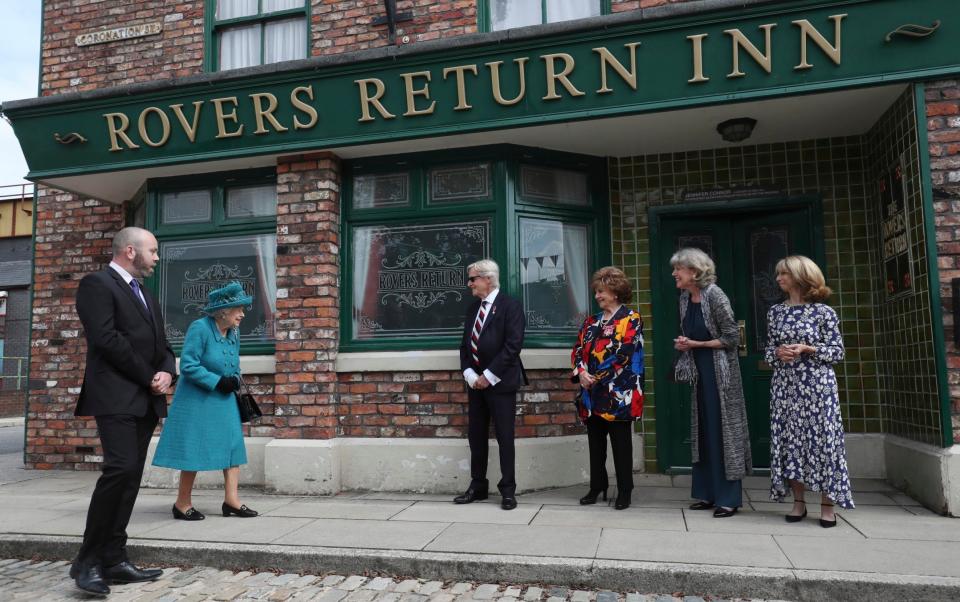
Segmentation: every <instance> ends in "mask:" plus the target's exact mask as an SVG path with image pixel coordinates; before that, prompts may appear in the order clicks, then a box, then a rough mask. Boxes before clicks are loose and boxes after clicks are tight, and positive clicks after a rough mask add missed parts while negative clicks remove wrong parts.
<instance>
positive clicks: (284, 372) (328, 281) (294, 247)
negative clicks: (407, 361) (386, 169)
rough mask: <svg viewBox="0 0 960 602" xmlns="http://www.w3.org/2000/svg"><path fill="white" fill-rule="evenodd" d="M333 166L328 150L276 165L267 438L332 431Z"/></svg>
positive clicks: (336, 206) (336, 248)
mask: <svg viewBox="0 0 960 602" xmlns="http://www.w3.org/2000/svg"><path fill="white" fill-rule="evenodd" d="M339 256H340V163H339V161H338V159H337V157H336V156H334V155H332V154H329V153H314V154H309V155H295V156H291V157H282V158H281V159H280V160H279V161H278V164H277V297H278V298H277V321H276V324H277V327H276V328H277V344H276V359H277V373H276V390H275V395H274V397H275V399H274V401H275V403H276V406H275V411H274V426H275V429H274V433H273V436H275V437H282V438H305V439H329V438H331V437H334V436H335V435H336V424H337V421H336V416H335V414H336V411H335V401H336V384H337V377H336V373H335V372H334V361H335V360H336V353H337V344H338V329H339V325H340V321H339V313H338V312H339V307H340V304H339V301H340V289H339V284H338V283H339V276H338V272H339Z"/></svg>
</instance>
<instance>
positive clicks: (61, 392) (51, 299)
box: [25, 186, 123, 470]
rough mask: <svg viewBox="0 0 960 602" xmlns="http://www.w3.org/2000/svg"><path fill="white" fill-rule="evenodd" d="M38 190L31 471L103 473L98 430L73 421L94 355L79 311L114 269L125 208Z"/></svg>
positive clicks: (29, 409)
mask: <svg viewBox="0 0 960 602" xmlns="http://www.w3.org/2000/svg"><path fill="white" fill-rule="evenodd" d="M37 189H38V192H37V221H36V230H35V232H34V245H35V247H36V259H35V260H34V276H33V312H32V334H31V350H30V376H31V379H30V396H29V399H28V403H27V422H26V429H27V444H26V457H25V460H26V466H27V468H68V469H69V468H74V469H85V470H95V469H97V468H98V463H99V461H100V456H99V454H100V451H99V443H100V442H99V439H98V438H97V426H96V423H95V422H94V421H93V419H92V418H91V419H87V418H78V417H76V416H74V415H73V409H74V407H75V406H76V403H77V395H78V394H79V393H80V385H81V384H82V382H83V368H84V364H85V358H86V351H87V346H86V342H85V341H84V339H83V327H82V325H81V324H80V318H79V317H77V312H76V310H75V308H74V305H75V298H76V292H77V286H78V285H79V283H80V279H81V278H83V277H84V276H85V275H86V274H88V273H90V272H95V271H97V270H99V269H101V268H102V267H103V266H104V265H106V264H107V263H108V262H109V261H110V256H111V244H112V239H113V234H114V233H115V232H116V231H117V230H119V229H120V228H121V227H122V226H123V214H122V211H121V207H120V206H116V205H106V204H103V203H100V202H98V201H93V200H79V199H78V198H77V197H76V196H75V195H73V194H69V193H61V192H59V191H56V190H52V189H48V188H45V187H40V186H38V187H37Z"/></svg>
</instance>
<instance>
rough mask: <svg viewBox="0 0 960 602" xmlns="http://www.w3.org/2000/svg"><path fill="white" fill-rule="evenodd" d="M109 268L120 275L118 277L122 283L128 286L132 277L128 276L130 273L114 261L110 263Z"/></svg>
mask: <svg viewBox="0 0 960 602" xmlns="http://www.w3.org/2000/svg"><path fill="white" fill-rule="evenodd" d="M110 267H111V268H113V271H115V272H116V273H118V274H120V277H121V278H123V281H124V282H126V283H127V284H130V281H131V280H133V276H131V275H130V272H128V271H126V270H125V269H123V268H122V267H120V265H119V264H117V262H115V261H111V262H110Z"/></svg>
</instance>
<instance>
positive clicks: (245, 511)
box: [220, 502, 260, 518]
mask: <svg viewBox="0 0 960 602" xmlns="http://www.w3.org/2000/svg"><path fill="white" fill-rule="evenodd" d="M220 511H221V512H223V515H224V516H230V515H231V514H232V515H233V516H239V517H240V518H253V517H254V516H257V515H259V514H260V513H259V512H257V511H256V510H251V509H250V508H247V507H246V506H243V505H241V506H240V507H239V508H234V507H233V506H228V505H227V503H226V502H224V503H223V505H222V506H220Z"/></svg>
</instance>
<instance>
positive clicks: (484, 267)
mask: <svg viewBox="0 0 960 602" xmlns="http://www.w3.org/2000/svg"><path fill="white" fill-rule="evenodd" d="M471 270H476V271H475V272H474V273H475V274H476V275H477V276H483V277H485V278H487V279H488V280H489V281H490V288H491V289H495V288H500V266H498V265H497V262H496V261H494V260H492V259H481V260H480V261H474V262H473V263H471V264H470V265H468V266H467V273H468V274H469V273H470V271H471Z"/></svg>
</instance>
